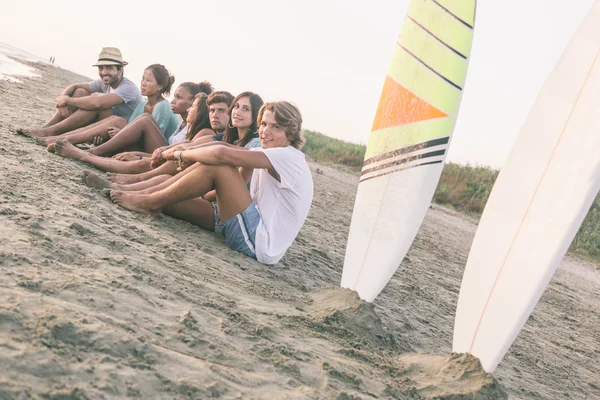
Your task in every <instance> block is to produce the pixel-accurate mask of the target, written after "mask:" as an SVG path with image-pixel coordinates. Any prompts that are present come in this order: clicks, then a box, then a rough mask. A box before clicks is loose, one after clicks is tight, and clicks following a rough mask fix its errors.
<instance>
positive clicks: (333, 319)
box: [0, 64, 600, 399]
mask: <svg viewBox="0 0 600 400" xmlns="http://www.w3.org/2000/svg"><path fill="white" fill-rule="evenodd" d="M32 65H33V64H32ZM34 66H35V67H36V68H37V69H38V71H39V73H40V74H41V78H20V79H21V80H22V81H23V82H22V83H10V82H5V81H0V138H1V141H2V142H1V144H0V156H1V157H2V169H3V173H2V174H1V176H0V191H1V194H0V223H1V227H2V229H0V239H1V240H0V371H1V372H0V399H29V398H36V399H37V398H43V399H102V398H128V397H133V398H142V399H155V398H156V399H159V398H160V399H180V398H181V399H183V398H192V399H204V398H213V397H214V398H224V399H237V398H240V399H262V398H273V399H332V398H333V399H371V398H397V399H404V398H410V399H417V398H423V397H424V398H447V399H467V398H477V399H493V398H504V397H505V396H506V395H505V394H504V393H505V392H506V393H507V394H508V396H509V397H510V398H515V399H517V398H518V399H559V398H560V399H562V398H571V399H591V398H600V366H599V360H600V357H599V352H600V347H599V344H600V330H599V329H598V327H599V326H600V317H599V314H598V311H597V310H598V308H599V306H600V291H599V286H600V275H599V273H598V271H597V270H596V268H595V266H593V265H591V264H589V263H586V262H582V261H580V260H579V259H576V258H574V257H570V256H569V257H567V258H566V259H565V261H564V262H563V263H562V265H561V267H560V269H559V270H558V272H557V274H556V277H555V279H554V280H553V281H552V283H551V284H550V286H549V288H548V290H547V291H546V292H545V294H544V296H543V298H542V300H541V301H540V303H539V304H538V306H537V308H536V309H535V311H534V313H533V315H532V317H531V318H530V319H529V321H528V323H527V325H526V326H525V328H524V330H523V332H522V333H521V335H520V336H519V338H518V339H517V341H516V342H515V344H514V345H513V346H512V347H511V349H510V351H509V353H508V354H507V355H506V357H505V358H504V360H503V362H502V363H501V364H500V366H499V368H498V369H497V370H496V372H495V373H494V377H495V379H493V378H492V376H490V375H489V374H485V373H483V372H482V371H481V369H480V367H479V365H478V362H477V360H475V359H473V358H472V357H470V356H466V355H450V354H449V353H450V351H451V340H452V325H453V317H454V311H455V307H456V301H457V296H458V290H459V286H460V280H461V274H462V270H463V268H464V265H465V262H466V257H467V254H468V249H469V246H470V243H471V240H472V238H473V235H474V232H475V229H476V221H475V220H473V219H471V218H468V217H465V216H463V215H461V214H458V213H455V212H452V211H450V210H447V209H444V208H440V207H433V208H432V209H431V210H430V212H429V213H428V215H427V218H426V219H425V223H424V224H423V227H422V229H421V231H420V232H419V235H418V237H417V239H416V241H415V242H414V244H413V247H412V248H411V250H410V252H409V254H408V256H407V258H406V260H405V262H404V263H403V264H402V266H401V267H400V268H399V270H398V272H397V273H396V276H395V277H394V278H393V279H392V281H391V282H390V283H389V284H388V286H387V287H386V288H385V290H384V291H383V292H382V294H381V295H380V296H379V297H378V298H377V299H376V301H375V302H374V303H373V304H372V305H371V304H366V303H364V302H361V301H359V300H358V299H357V298H356V296H355V294H354V293H353V292H350V291H347V290H341V289H339V288H338V285H339V282H340V277H341V271H342V264H343V254H344V248H345V243H346V236H347V231H348V224H349V221H350V216H351V211H352V206H353V202H354V194H355V190H356V185H357V178H356V177H355V176H352V175H349V174H346V173H343V172H340V171H337V170H335V169H332V168H329V167H325V166H321V165H318V164H316V163H312V162H311V163H310V166H311V169H312V170H313V177H314V181H315V198H314V202H313V206H312V209H311V212H310V215H309V218H308V220H307V222H306V224H305V226H304V228H303V229H302V231H301V232H300V234H299V236H298V238H297V240H296V242H295V244H294V245H293V246H292V248H291V249H290V250H289V252H288V254H287V255H286V256H285V257H284V259H283V260H282V262H281V263H280V264H279V265H278V266H276V267H266V266H263V265H260V264H258V263H257V262H255V261H253V260H251V259H249V258H247V257H245V256H243V255H240V254H238V253H235V252H233V251H230V250H229V249H227V248H226V246H225V245H224V243H223V241H222V240H221V239H219V238H218V237H216V236H214V235H213V234H212V233H209V232H205V231H202V230H201V229H199V228H196V227H194V226H192V225H190V224H187V223H185V222H181V221H177V220H174V219H172V218H169V217H159V218H151V217H147V216H143V215H138V214H134V213H131V212H129V211H126V210H124V209H121V208H119V207H118V206H116V205H114V204H112V203H110V202H109V201H108V200H107V199H106V198H104V197H103V196H102V195H101V194H100V193H99V192H97V191H94V190H92V189H90V188H88V187H86V186H84V185H83V184H82V178H81V176H82V172H83V171H85V170H91V168H90V167H88V166H86V165H83V164H81V163H78V162H75V161H71V160H65V159H61V158H60V157H57V156H55V155H53V154H49V153H47V152H46V151H45V150H44V149H43V148H42V147H40V146H38V145H36V144H35V143H34V142H33V141H31V140H29V139H27V138H24V137H21V136H16V135H15V134H14V133H12V132H11V130H13V129H14V128H17V127H22V126H27V127H28V126H35V125H39V124H41V123H43V122H44V121H45V120H46V119H47V118H48V117H49V116H50V115H51V114H52V112H53V99H54V97H55V96H56V95H57V94H58V93H59V92H60V90H62V88H63V87H65V86H66V85H67V84H69V83H73V82H78V81H86V80H87V79H85V78H83V77H81V76H78V75H76V74H73V73H71V72H69V71H65V70H61V69H58V68H56V67H53V66H49V65H46V64H35V65H34ZM132 78H133V79H134V81H135V79H136V78H135V77H132ZM198 78H199V79H200V78H204V77H198ZM317 168H318V169H319V172H321V173H317ZM436 354H438V355H436Z"/></svg>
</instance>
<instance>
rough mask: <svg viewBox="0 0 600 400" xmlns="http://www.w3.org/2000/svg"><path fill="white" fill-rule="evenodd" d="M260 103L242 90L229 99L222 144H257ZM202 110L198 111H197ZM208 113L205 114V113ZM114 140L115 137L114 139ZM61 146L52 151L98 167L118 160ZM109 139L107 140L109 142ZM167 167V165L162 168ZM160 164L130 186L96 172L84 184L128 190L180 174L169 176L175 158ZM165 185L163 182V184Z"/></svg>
mask: <svg viewBox="0 0 600 400" xmlns="http://www.w3.org/2000/svg"><path fill="white" fill-rule="evenodd" d="M262 105H263V100H262V98H261V97H260V96H259V95H258V94H256V93H253V92H243V93H241V94H239V95H238V96H237V97H236V98H235V99H234V100H233V102H232V104H231V106H230V107H229V110H228V114H229V115H230V116H231V121H232V123H231V124H227V125H226V129H225V135H224V137H223V141H224V143H230V144H233V145H236V146H239V147H243V148H245V149H252V148H255V147H260V140H259V139H258V124H257V118H258V111H259V110H260V108H261V107H262ZM201 112H202V111H201V110H200V111H199V114H200V113H201ZM199 114H196V113H195V112H194V111H193V110H191V111H190V116H192V117H193V116H195V115H199ZM205 114H208V113H205ZM208 139H209V140H208V141H206V140H204V141H201V140H198V141H194V142H193V143H194V144H195V146H196V147H200V146H206V145H208V144H209V143H210V142H212V139H211V138H208ZM113 140H114V139H113ZM60 143H61V144H60V146H58V145H57V149H55V153H57V154H59V155H61V156H63V157H68V158H74V159H77V160H80V161H86V162H88V163H90V164H92V165H94V166H96V167H100V169H106V168H111V167H112V166H114V165H118V164H119V162H118V161H115V160H110V159H106V158H103V157H97V156H91V155H90V154H91V153H92V152H93V150H94V149H92V150H90V151H87V152H85V151H83V150H79V149H77V148H75V147H74V146H70V145H67V144H66V143H65V142H62V141H61V142H60ZM109 143H110V142H108V144H109ZM180 149H182V148H181V147H177V148H176V150H180ZM163 167H167V168H163ZM163 167H160V168H157V169H156V170H155V171H158V170H162V171H163V172H164V173H162V174H159V175H156V176H152V177H149V178H148V179H146V180H144V181H140V182H137V183H133V184H130V185H125V184H123V185H121V184H117V183H112V182H109V181H106V180H104V179H102V178H101V177H99V176H97V175H87V176H86V183H87V184H88V185H89V186H92V187H95V188H99V189H104V188H110V189H119V190H127V191H139V190H145V189H150V188H153V187H155V186H157V185H161V184H163V183H164V182H165V181H168V184H172V183H173V182H175V181H177V179H179V178H180V177H181V175H180V174H179V175H177V176H176V178H174V179H173V178H172V175H175V174H177V172H178V169H180V166H179V165H178V163H177V162H176V161H170V162H167V163H166V164H165V165H164V166H163ZM246 171H247V172H248V173H247V174H245V175H244V176H243V178H244V180H245V181H246V182H247V183H248V182H249V181H250V178H251V175H252V171H251V170H246ZM163 186H164V185H163ZM205 199H211V201H212V200H214V199H213V198H212V197H207V196H205Z"/></svg>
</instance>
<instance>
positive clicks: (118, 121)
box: [107, 115, 127, 128]
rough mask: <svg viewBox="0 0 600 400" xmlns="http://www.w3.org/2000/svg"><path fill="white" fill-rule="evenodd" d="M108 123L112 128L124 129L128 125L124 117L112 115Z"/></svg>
mask: <svg viewBox="0 0 600 400" xmlns="http://www.w3.org/2000/svg"><path fill="white" fill-rule="evenodd" d="M107 121H108V122H110V123H111V126H115V127H117V128H123V127H125V125H127V121H126V120H125V118H123V117H119V116H117V115H111V116H110V117H108V118H107Z"/></svg>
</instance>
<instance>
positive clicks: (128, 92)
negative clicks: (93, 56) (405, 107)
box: [19, 47, 143, 137]
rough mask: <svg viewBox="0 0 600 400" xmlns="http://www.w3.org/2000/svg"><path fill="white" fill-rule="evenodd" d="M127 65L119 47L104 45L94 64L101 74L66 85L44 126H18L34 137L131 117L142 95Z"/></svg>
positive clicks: (20, 130) (21, 131)
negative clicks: (111, 118) (125, 73)
mask: <svg viewBox="0 0 600 400" xmlns="http://www.w3.org/2000/svg"><path fill="white" fill-rule="evenodd" d="M125 65H127V62H125V61H123V57H122V56H121V51H120V50H119V49H117V48H116V47H104V48H103V49H102V51H101V52H100V54H99V55H98V62H97V63H96V64H94V67H98V75H99V76H100V78H99V79H97V80H95V81H92V82H88V83H76V84H74V85H71V86H69V87H67V88H66V89H65V90H64V91H63V92H62V94H61V95H60V96H58V97H57V98H56V109H57V110H56V112H55V113H54V116H53V117H52V118H50V120H49V121H48V122H47V123H46V124H45V125H44V126H42V127H41V128H38V129H29V130H27V129H19V133H22V134H26V135H29V136H35V137H45V136H56V135H60V134H63V133H65V132H69V131H72V130H75V129H78V128H81V127H84V126H87V125H89V124H91V123H93V122H96V121H99V120H101V119H104V118H106V117H109V116H111V115H117V116H119V117H123V118H124V119H125V120H128V119H129V117H130V116H131V114H132V112H133V110H134V109H135V107H137V105H138V104H139V103H141V102H142V100H143V98H142V94H141V93H140V90H139V89H138V88H137V86H136V85H135V84H134V83H133V82H132V81H130V80H129V79H127V78H125V77H124V76H123V72H124V71H123V67H125Z"/></svg>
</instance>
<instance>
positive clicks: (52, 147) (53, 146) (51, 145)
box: [46, 143, 56, 153]
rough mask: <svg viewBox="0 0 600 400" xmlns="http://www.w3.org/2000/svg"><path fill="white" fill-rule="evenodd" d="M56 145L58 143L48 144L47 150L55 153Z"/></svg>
mask: <svg viewBox="0 0 600 400" xmlns="http://www.w3.org/2000/svg"><path fill="white" fill-rule="evenodd" d="M55 147H56V143H51V144H49V145H48V147H46V150H47V151H48V153H54V150H55Z"/></svg>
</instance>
